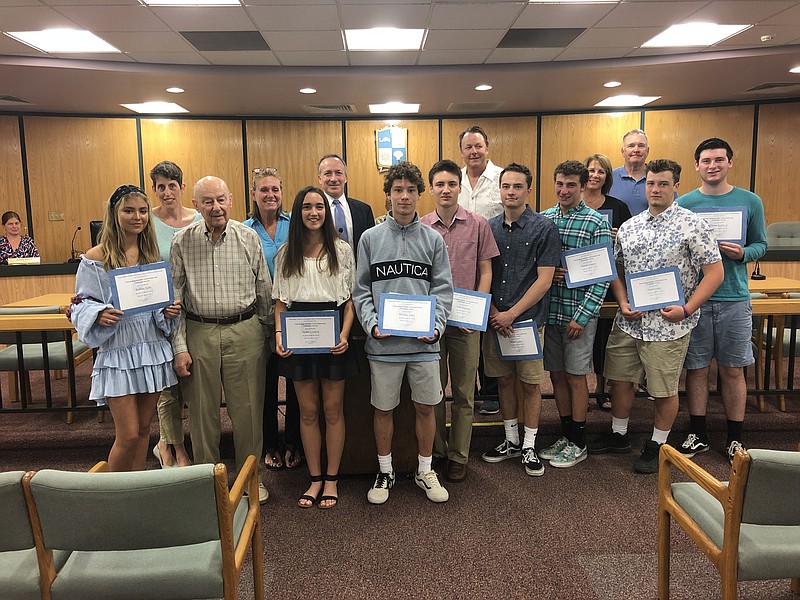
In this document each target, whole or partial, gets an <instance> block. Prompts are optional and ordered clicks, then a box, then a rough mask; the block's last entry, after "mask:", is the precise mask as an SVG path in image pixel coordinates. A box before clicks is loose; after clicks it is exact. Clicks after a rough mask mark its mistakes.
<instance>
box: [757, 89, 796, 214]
mask: <svg viewBox="0 0 800 600" xmlns="http://www.w3.org/2000/svg"><path fill="white" fill-rule="evenodd" d="M798 161H800V103H787V104H767V105H762V106H761V108H760V109H759V114H758V155H757V157H756V186H755V193H756V194H758V195H759V196H761V200H762V201H763V202H764V213H765V215H766V218H767V225H769V224H770V223H775V222H778V221H800V202H798V201H797V190H795V189H794V180H793V179H792V173H794V170H795V169H796V168H797V165H798Z"/></svg>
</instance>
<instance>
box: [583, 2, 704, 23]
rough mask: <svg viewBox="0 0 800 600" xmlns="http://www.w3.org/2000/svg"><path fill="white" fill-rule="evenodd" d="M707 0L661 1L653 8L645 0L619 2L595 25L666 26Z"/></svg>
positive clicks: (702, 4)
mask: <svg viewBox="0 0 800 600" xmlns="http://www.w3.org/2000/svg"><path fill="white" fill-rule="evenodd" d="M706 4H708V3H707V2H663V3H662V5H663V8H661V9H660V10H659V9H654V8H653V6H652V4H647V3H645V2H639V3H625V4H620V5H619V6H617V7H616V8H615V9H614V10H612V11H611V12H610V13H608V15H606V17H605V18H603V19H602V20H601V21H600V22H599V23H597V27H620V25H622V24H624V25H625V26H626V27H653V26H664V27H668V26H670V25H673V24H674V23H679V22H681V21H682V20H684V19H686V18H687V17H688V16H689V15H691V14H692V13H695V12H697V11H698V10H699V9H700V8H702V7H703V6H705V5H706Z"/></svg>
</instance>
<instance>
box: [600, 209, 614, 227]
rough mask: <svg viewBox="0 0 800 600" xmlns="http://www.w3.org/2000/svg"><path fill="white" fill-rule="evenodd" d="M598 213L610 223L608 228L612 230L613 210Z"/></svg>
mask: <svg viewBox="0 0 800 600" xmlns="http://www.w3.org/2000/svg"><path fill="white" fill-rule="evenodd" d="M597 212H599V213H600V214H601V215H603V217H605V220H606V221H608V226H609V227H611V228H613V227H614V211H613V210H610V209H603V210H598V211H597Z"/></svg>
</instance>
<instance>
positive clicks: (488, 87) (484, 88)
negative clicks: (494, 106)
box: [475, 83, 492, 92]
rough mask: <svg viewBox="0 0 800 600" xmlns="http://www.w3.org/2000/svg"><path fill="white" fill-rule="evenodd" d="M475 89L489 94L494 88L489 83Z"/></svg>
mask: <svg viewBox="0 0 800 600" xmlns="http://www.w3.org/2000/svg"><path fill="white" fill-rule="evenodd" d="M475 89H476V90H477V91H479V92H488V91H489V90H490V89H492V86H490V85H489V84H488V83H482V84H481V85H476V86H475Z"/></svg>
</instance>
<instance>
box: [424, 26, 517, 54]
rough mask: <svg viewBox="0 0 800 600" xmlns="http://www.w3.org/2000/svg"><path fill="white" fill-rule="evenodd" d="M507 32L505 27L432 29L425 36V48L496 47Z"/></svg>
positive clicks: (463, 48)
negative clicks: (468, 29) (464, 29)
mask: <svg viewBox="0 0 800 600" xmlns="http://www.w3.org/2000/svg"><path fill="white" fill-rule="evenodd" d="M505 34H506V30H505V29H476V30H471V31H455V30H452V29H449V30H442V29H437V30H431V31H429V32H428V35H427V36H426V37H425V46H424V48H425V50H472V49H474V48H495V47H496V46H497V44H498V43H499V42H500V40H501V39H503V36H504V35H505Z"/></svg>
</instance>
